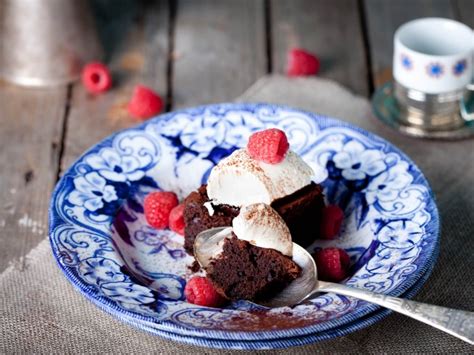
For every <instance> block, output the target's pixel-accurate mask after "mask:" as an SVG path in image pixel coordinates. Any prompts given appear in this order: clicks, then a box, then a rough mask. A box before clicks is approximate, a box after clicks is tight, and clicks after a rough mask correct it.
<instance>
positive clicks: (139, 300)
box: [101, 282, 155, 304]
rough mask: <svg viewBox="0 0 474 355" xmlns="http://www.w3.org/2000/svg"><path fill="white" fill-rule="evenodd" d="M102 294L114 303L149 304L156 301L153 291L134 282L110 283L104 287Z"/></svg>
mask: <svg viewBox="0 0 474 355" xmlns="http://www.w3.org/2000/svg"><path fill="white" fill-rule="evenodd" d="M101 290H102V292H103V293H104V294H105V295H107V296H108V297H110V298H112V299H113V300H114V301H118V302H126V303H132V304H147V303H151V302H153V301H154V300H155V298H154V297H153V294H152V293H151V290H150V289H148V288H146V287H144V286H140V285H137V284H134V283H133V282H110V283H107V284H105V285H103V286H102V288H101Z"/></svg>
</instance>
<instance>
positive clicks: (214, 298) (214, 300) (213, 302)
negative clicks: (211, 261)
mask: <svg viewBox="0 0 474 355" xmlns="http://www.w3.org/2000/svg"><path fill="white" fill-rule="evenodd" d="M184 295H185V296H186V300H187V301H188V302H189V303H194V304H197V305H200V306H207V307H219V306H220V305H221V304H223V303H224V302H225V298H224V297H222V296H221V295H220V294H219V293H217V291H216V289H215V288H214V286H213V285H212V283H211V281H209V279H207V278H206V277H202V276H195V277H193V278H192V279H191V280H189V281H188V283H187V284H186V287H185V288H184Z"/></svg>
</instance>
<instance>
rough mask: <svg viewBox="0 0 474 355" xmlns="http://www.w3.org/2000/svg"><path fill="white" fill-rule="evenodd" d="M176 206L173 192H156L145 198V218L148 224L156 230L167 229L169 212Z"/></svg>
mask: <svg viewBox="0 0 474 355" xmlns="http://www.w3.org/2000/svg"><path fill="white" fill-rule="evenodd" d="M177 205H178V197H177V196H176V194H175V193H174V192H167V191H157V192H152V193H149V194H148V195H147V196H146V197H145V204H144V206H143V207H144V209H145V218H146V220H147V222H148V224H149V225H150V226H152V227H154V228H157V229H164V228H166V227H168V224H169V217H170V213H171V210H172V209H173V208H175V207H176V206H177Z"/></svg>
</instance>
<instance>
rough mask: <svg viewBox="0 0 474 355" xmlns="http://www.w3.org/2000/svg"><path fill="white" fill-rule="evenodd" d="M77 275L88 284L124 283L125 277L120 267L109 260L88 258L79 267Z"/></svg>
mask: <svg viewBox="0 0 474 355" xmlns="http://www.w3.org/2000/svg"><path fill="white" fill-rule="evenodd" d="M79 273H80V274H81V275H82V276H83V277H84V280H86V281H87V282H89V283H90V284H96V285H99V284H102V283H104V282H117V281H125V275H124V274H123V273H122V272H121V271H120V265H119V264H117V263H116V262H115V261H113V260H110V259H104V258H102V257H100V258H90V259H86V260H84V261H83V262H81V264H80V265H79Z"/></svg>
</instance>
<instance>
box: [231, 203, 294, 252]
mask: <svg viewBox="0 0 474 355" xmlns="http://www.w3.org/2000/svg"><path fill="white" fill-rule="evenodd" d="M232 231H233V232H234V234H235V235H236V236H237V238H239V239H241V240H246V241H248V242H249V243H250V244H252V245H255V246H257V247H260V248H267V249H274V250H277V251H279V252H280V253H282V254H283V255H286V256H289V257H292V256H293V242H292V240H291V234H290V230H289V229H288V226H287V225H286V223H285V221H284V220H283V219H282V218H281V217H280V215H279V214H278V213H277V212H276V211H275V210H274V209H273V208H271V207H270V206H269V205H266V204H264V203H256V204H252V205H247V206H243V207H242V208H241V209H240V213H239V215H238V216H237V217H235V218H234V220H233V221H232Z"/></svg>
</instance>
